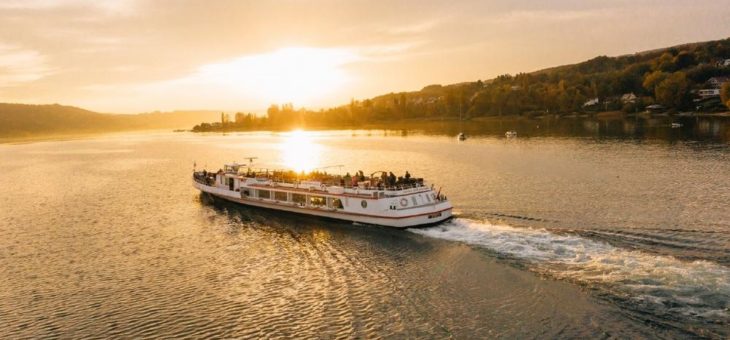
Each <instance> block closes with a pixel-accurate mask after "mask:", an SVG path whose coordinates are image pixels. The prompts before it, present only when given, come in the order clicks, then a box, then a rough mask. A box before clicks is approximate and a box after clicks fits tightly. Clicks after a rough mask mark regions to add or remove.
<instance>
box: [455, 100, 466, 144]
mask: <svg viewBox="0 0 730 340" xmlns="http://www.w3.org/2000/svg"><path fill="white" fill-rule="evenodd" d="M456 139H458V140H466V135H465V134H464V130H462V129H461V104H459V134H458V135H456Z"/></svg>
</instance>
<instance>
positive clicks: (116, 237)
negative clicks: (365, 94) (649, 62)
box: [0, 118, 730, 338]
mask: <svg viewBox="0 0 730 340" xmlns="http://www.w3.org/2000/svg"><path fill="white" fill-rule="evenodd" d="M692 119H694V118H692ZM718 121H719V123H718ZM665 123H666V122H661V121H659V122H654V123H652V122H647V121H644V122H639V121H635V122H633V123H632V122H631V121H622V122H621V123H620V124H619V123H616V122H610V121H609V122H601V121H598V122H590V121H579V120H576V121H574V122H571V123H552V124H551V123H549V122H534V121H533V122H520V123H514V122H513V123H505V125H503V126H501V127H498V128H495V127H490V128H485V127H481V126H479V124H476V123H475V124H468V125H467V126H465V127H464V129H465V130H466V131H467V133H468V134H470V135H471V136H472V137H471V138H470V139H468V140H467V141H464V142H458V141H457V140H456V139H455V138H454V135H455V133H452V131H458V128H456V127H454V126H453V125H449V126H445V127H444V126H442V127H440V128H433V127H429V128H421V127H419V128H413V129H407V130H387V131H383V130H373V131H319V132H316V131H315V132H299V133H269V132H260V133H231V134H228V135H220V134H191V133H145V134H142V133H135V134H116V135H104V136H99V137H95V138H90V139H82V140H68V141H52V142H38V143H29V144H16V145H10V144H5V145H0V164H2V169H1V171H0V173H1V175H0V187H2V189H3V194H2V195H0V325H1V326H0V338H25V337H32V338H47V337H64V338H80V337H97V338H107V337H125V338H138V337H161V338H166V337H182V336H188V337H263V338H282V337H295V336H296V337H301V338H312V337H324V338H335V337H348V338H349V337H355V338H366V337H367V338H370V337H395V338H417V337H418V338H447V337H456V338H496V337H500V338H515V337H517V338H554V337H572V338H576V337H580V338H583V337H669V338H674V337H688V336H701V337H715V338H726V337H728V336H730V327H728V323H729V322H730V267H729V266H730V145H729V144H728V139H727V136H728V125H727V122H725V121H723V120H712V119H710V120H698V119H695V120H694V121H689V122H686V123H684V124H683V126H682V127H680V128H677V129H672V128H671V127H670V126H669V125H667V124H665ZM510 124H512V125H510ZM520 124H522V125H520ZM563 124H567V125H570V126H573V128H572V130H570V129H568V131H567V132H566V131H565V130H564V129H567V128H563V127H562V126H564V125H563ZM490 126H491V125H490ZM505 129H518V134H519V137H517V138H505V137H504V136H503V133H504V130H505ZM637 131H639V132H637ZM245 156H257V157H259V159H258V160H257V161H258V162H259V164H261V165H266V166H270V167H293V168H297V169H302V168H311V167H316V166H323V165H335V164H346V165H347V167H346V168H344V169H343V170H342V171H350V172H354V171H355V170H359V169H362V170H365V172H373V171H377V170H392V171H394V172H395V173H396V174H399V175H400V174H402V173H404V172H405V171H406V170H408V171H409V172H410V173H412V174H414V176H417V177H425V178H426V179H427V180H429V181H431V182H433V183H435V184H436V186H437V187H439V188H442V192H444V193H445V194H446V195H448V197H449V199H450V200H451V201H452V203H453V205H454V206H455V212H456V213H457V215H458V217H456V218H455V219H454V220H452V221H451V222H449V223H446V224H443V225H440V226H436V227H431V228H426V229H414V230H405V231H403V230H393V229H387V228H379V227H371V226H364V225H352V224H349V223H345V222H336V221H323V220H319V219H316V218H309V217H301V216H297V215H289V214H282V213H277V212H272V211H265V210H258V209H251V208H245V207H240V206H236V205H233V204H230V203H225V202H219V201H215V200H212V199H210V198H208V197H205V196H201V195H200V194H199V193H198V192H196V190H194V189H193V188H192V187H191V170H192V167H193V162H195V163H196V164H197V167H198V168H201V167H203V166H205V165H207V167H208V169H213V170H217V169H218V168H219V167H220V165H221V164H222V163H224V162H230V161H233V160H239V161H243V157H245ZM330 171H332V172H337V171H339V169H338V168H336V167H335V168H331V169H330Z"/></svg>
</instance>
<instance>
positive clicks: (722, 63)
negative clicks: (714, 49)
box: [717, 59, 730, 67]
mask: <svg viewBox="0 0 730 340" xmlns="http://www.w3.org/2000/svg"><path fill="white" fill-rule="evenodd" d="M717 67H730V59H724V60H720V61H718V62H717Z"/></svg>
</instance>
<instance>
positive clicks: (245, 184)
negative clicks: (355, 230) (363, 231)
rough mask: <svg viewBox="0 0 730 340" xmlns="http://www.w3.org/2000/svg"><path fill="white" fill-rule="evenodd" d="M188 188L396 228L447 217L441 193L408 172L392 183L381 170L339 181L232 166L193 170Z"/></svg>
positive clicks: (448, 205) (326, 176)
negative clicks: (191, 181) (191, 186)
mask: <svg viewBox="0 0 730 340" xmlns="http://www.w3.org/2000/svg"><path fill="white" fill-rule="evenodd" d="M376 174H379V175H380V176H376ZM193 186H194V187H195V188H196V189H198V190H200V191H202V192H204V193H207V194H210V195H213V196H215V197H219V198H222V199H225V200H228V201H231V202H235V203H239V204H244V205H249V206H254V207H262V208H269V209H274V210H281V211H287V212H293V213H301V214H306V215H313V216H320V217H326V218H332V219H338V220H345V221H351V222H357V223H362V224H371V225H381V226H388V227H395V228H410V227H417V226H427V225H434V224H438V223H441V222H443V221H445V220H448V219H449V218H451V216H452V206H451V202H449V201H448V199H447V198H446V196H444V195H443V194H442V193H441V190H440V189H439V190H438V191H436V190H434V187H433V185H431V186H428V185H426V184H425V183H424V181H423V179H422V178H411V177H410V174H409V173H408V172H406V175H405V176H402V177H397V178H396V177H395V175H394V174H393V173H392V172H390V173H387V172H385V171H377V172H374V173H372V174H370V176H366V175H365V174H364V173H363V172H362V171H359V172H358V173H356V174H355V175H350V174H349V173H348V174H346V175H344V176H342V175H332V174H327V173H326V172H321V171H312V172H308V173H304V172H301V173H297V172H295V171H292V170H268V169H256V170H254V169H252V168H251V167H250V166H246V165H241V164H237V163H233V164H226V165H225V166H224V168H223V169H220V170H218V171H217V172H208V171H206V170H203V171H195V170H193Z"/></svg>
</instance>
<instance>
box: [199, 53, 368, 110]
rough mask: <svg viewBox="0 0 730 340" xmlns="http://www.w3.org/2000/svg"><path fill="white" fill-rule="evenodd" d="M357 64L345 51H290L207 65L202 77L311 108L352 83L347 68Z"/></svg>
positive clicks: (272, 99) (248, 93)
mask: <svg viewBox="0 0 730 340" xmlns="http://www.w3.org/2000/svg"><path fill="white" fill-rule="evenodd" d="M356 60H358V56H357V54H355V53H353V52H352V51H350V50H347V49H342V48H312V47H288V48H282V49H279V50H276V51H273V52H270V53H264V54H256V55H250V56H244V57H241V58H237V59H234V60H231V61H227V62H222V63H216V64H208V65H205V66H203V67H202V68H201V69H200V75H201V77H203V78H205V79H207V80H209V81H212V82H215V83H219V84H221V85H224V86H226V87H228V88H232V89H235V88H239V89H241V90H242V91H245V92H246V93H245V94H246V95H251V94H255V95H256V96H258V97H259V98H260V99H262V100H265V101H269V102H270V103H287V102H290V103H295V104H296V105H312V104H313V103H316V102H318V101H321V100H322V99H324V98H325V97H326V96H327V95H329V94H331V93H333V92H335V91H336V90H338V89H339V88H341V87H342V86H344V85H345V84H347V83H348V82H350V81H352V75H351V74H349V73H348V72H347V71H346V70H345V68H344V66H345V65H346V64H349V63H352V62H354V61H356ZM252 92H253V93H252Z"/></svg>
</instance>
